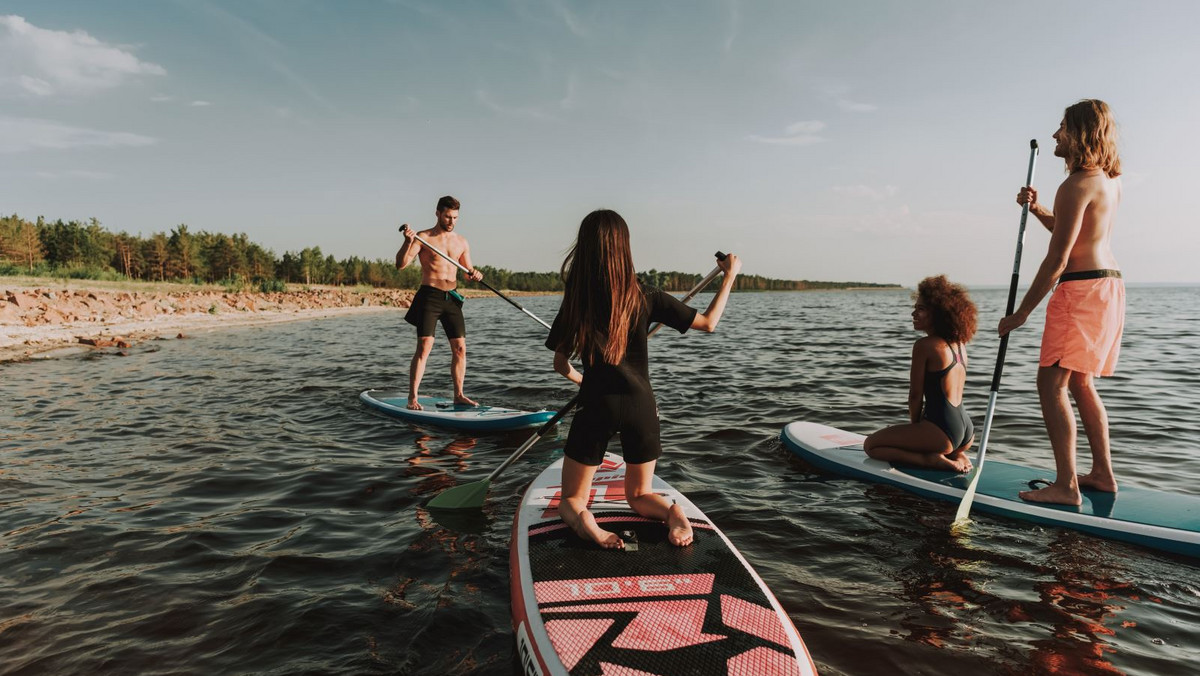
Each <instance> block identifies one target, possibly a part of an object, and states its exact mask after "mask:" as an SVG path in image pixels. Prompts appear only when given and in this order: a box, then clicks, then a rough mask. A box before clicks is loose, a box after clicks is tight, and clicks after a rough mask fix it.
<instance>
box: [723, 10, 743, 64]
mask: <svg viewBox="0 0 1200 676" xmlns="http://www.w3.org/2000/svg"><path fill="white" fill-rule="evenodd" d="M728 5H729V33H728V34H727V35H726V36H725V42H724V43H723V44H722V45H721V52H722V53H724V54H729V53H730V52H731V51H733V43H734V41H736V40H737V36H738V31H739V30H740V29H741V27H742V7H741V5H740V4H739V3H738V1H737V0H730V2H729V3H728Z"/></svg>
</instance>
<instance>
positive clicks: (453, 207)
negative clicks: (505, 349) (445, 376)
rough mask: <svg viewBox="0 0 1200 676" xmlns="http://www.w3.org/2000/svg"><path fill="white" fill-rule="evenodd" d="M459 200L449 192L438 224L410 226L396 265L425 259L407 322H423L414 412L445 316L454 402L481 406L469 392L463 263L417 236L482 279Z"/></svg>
mask: <svg viewBox="0 0 1200 676" xmlns="http://www.w3.org/2000/svg"><path fill="white" fill-rule="evenodd" d="M459 206H460V204H459V201H458V200H456V199H454V198H453V197H451V196H449V195H446V196H445V197H443V198H441V199H439V200H438V203H437V225H435V226H433V227H432V228H430V229H428V230H422V231H421V232H413V229H412V228H409V227H405V228H404V245H403V246H401V247H400V250H399V251H397V252H396V267H397V268H405V267H408V265H409V264H410V263H412V261H413V258H418V257H419V258H420V259H421V288H420V289H417V294H416V296H414V297H413V301H412V305H410V306H409V308H408V313H407V314H405V315H404V319H405V321H407V322H408V323H409V324H412V325H413V326H415V327H417V351H416V353H414V354H413V358H412V364H411V365H410V366H409V369H408V407H409V408H410V409H413V410H414V411H420V410H421V409H422V407H421V404H420V402H418V401H417V390H418V389H420V387H421V377H422V376H424V375H425V363H426V362H427V361H428V360H429V353H430V351H432V350H433V329H434V327H435V326H437V323H438V322H439V321H440V322H441V323H442V330H443V331H445V332H446V337H447V338H449V339H450V349H451V351H452V353H451V358H450V375H451V376H452V377H453V378H454V402H455V403H457V404H466V405H468V406H476V405H477V404H476V403H475V402H474V401H472V400H470V399H468V398H467V395H466V394H464V393H463V379H464V378H465V377H466V374H467V327H466V324H465V323H464V321H463V313H462V304H463V301H462V296H460V295H459V294H458V292H457V291H455V288H456V287H457V286H458V268H457V267H455V266H454V264H453V263H451V262H450V261H448V260H446V259H444V258H442V257H441V256H439V255H437V253H435V252H434V251H432V250H431V249H429V248H428V247H425V246H423V245H422V244H421V243H420V242H418V241H417V236H420V237H421V239H424V240H425V241H426V242H428V243H429V246H430V247H433V248H436V249H438V250H439V251H441V252H443V253H445V254H446V255H447V256H448V257H450V258H451V259H453V260H456V261H458V262H459V264H461V265H462V266H463V267H464V268H466V269H468V270H470V271H471V273H470V274H469V275H467V278H468V279H471V280H473V281H476V282H478V281H481V280H482V279H483V273H482V272H480V271H478V270H476V269H475V267H474V266H473V265H471V248H470V246H469V245H468V244H467V238H466V237H463V236H462V235H460V234H458V233H456V232H454V226H455V225H456V224H457V223H458V208H459Z"/></svg>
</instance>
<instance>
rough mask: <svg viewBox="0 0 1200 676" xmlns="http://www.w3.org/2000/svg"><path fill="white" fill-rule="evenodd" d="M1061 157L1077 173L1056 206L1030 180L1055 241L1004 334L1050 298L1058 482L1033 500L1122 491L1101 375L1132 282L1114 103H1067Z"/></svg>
mask: <svg viewBox="0 0 1200 676" xmlns="http://www.w3.org/2000/svg"><path fill="white" fill-rule="evenodd" d="M1054 140H1055V141H1056V142H1057V145H1055V147H1054V154H1055V156H1057V157H1061V158H1063V160H1064V161H1065V162H1066V170H1067V173H1068V176H1067V178H1066V180H1065V181H1063V183H1062V185H1061V186H1059V188H1058V193H1057V194H1056V195H1055V197H1054V209H1053V210H1050V209H1047V208H1046V207H1045V206H1043V205H1042V204H1041V203H1040V202H1038V194H1037V190H1034V188H1033V186H1025V187H1023V188H1021V191H1020V192H1019V193H1018V194H1017V203H1018V204H1022V205H1024V204H1028V205H1029V212H1030V213H1032V214H1033V215H1034V216H1036V217H1037V219H1038V220H1039V221H1041V223H1042V225H1043V226H1045V227H1046V229H1047V230H1049V231H1050V245H1049V250H1048V251H1047V253H1046V258H1045V259H1044V260H1043V261H1042V264H1041V267H1040V268H1038V272H1037V276H1035V277H1034V279H1033V283H1032V284H1031V285H1030V287H1029V291H1028V292H1026V294H1025V298H1024V300H1022V301H1021V306H1020V307H1019V308H1017V310H1016V312H1014V313H1013V314H1011V315H1009V316H1007V317H1005V318H1004V319H1002V320H1000V326H999V332H1000V335H1001V336H1003V335H1005V334H1007V333H1008V332H1009V331H1012V330H1013V329H1016V328H1017V327H1019V326H1021V325H1022V324H1024V323H1025V321H1026V320H1027V319H1028V318H1029V314H1030V313H1031V312H1033V310H1034V308H1036V307H1037V306H1038V304H1039V303H1041V301H1042V299H1043V298H1044V297H1045V296H1046V294H1048V293H1050V291H1051V289H1053V291H1054V293H1053V295H1052V297H1051V299H1050V303H1049V305H1048V306H1047V307H1046V328H1045V331H1044V333H1043V335H1042V347H1041V357H1040V358H1039V360H1038V376H1037V387H1038V398H1039V400H1040V402H1041V405H1042V418H1043V419H1044V420H1045V422H1046V432H1047V433H1048V434H1049V436H1050V445H1051V447H1052V448H1053V449H1054V464H1055V468H1056V476H1055V479H1054V482H1053V483H1051V484H1049V485H1048V486H1046V487H1045V488H1040V489H1038V490H1030V491H1022V492H1021V494H1020V496H1021V498H1022V499H1024V500H1029V501H1031V502H1049V503H1056V504H1065V505H1079V504H1082V502H1083V500H1082V495H1081V494H1080V489H1081V488H1089V489H1092V490H1098V491H1105V492H1109V493H1115V492H1116V490H1117V481H1116V477H1115V476H1114V475H1113V469H1112V459H1111V457H1110V453H1109V438H1108V412H1107V411H1106V410H1105V408H1104V402H1102V401H1101V400H1100V395H1099V393H1097V392H1096V387H1095V384H1094V382H1093V376H1111V375H1112V374H1113V372H1114V371H1115V369H1116V365H1117V356H1118V354H1119V353H1120V350H1121V333H1122V330H1123V329H1124V326H1125V285H1124V282H1123V280H1122V279H1121V272H1120V270H1119V268H1118V266H1117V260H1116V258H1114V257H1113V253H1112V247H1111V240H1112V231H1113V222H1114V221H1115V220H1116V213H1117V207H1118V206H1119V205H1120V203H1121V179H1120V178H1119V177H1120V175H1121V160H1120V158H1119V157H1118V155H1117V129H1116V123H1115V122H1114V121H1113V115H1112V111H1111V110H1110V109H1109V107H1108V104H1106V103H1105V102H1103V101H1099V100H1096V99H1086V100H1083V101H1080V102H1079V103H1076V104H1074V105H1072V106H1071V107H1069V108H1067V109H1066V111H1065V112H1064V113H1063V119H1062V122H1061V124H1060V125H1059V127H1058V131H1057V132H1055V133H1054ZM1068 393H1069V394H1070V397H1074V399H1075V404H1076V406H1078V407H1079V416H1080V418H1082V420H1083V429H1084V432H1085V433H1086V434H1087V438H1088V445H1089V446H1090V447H1091V450H1092V469H1091V471H1090V472H1089V473H1087V474H1084V475H1076V473H1075V439H1076V429H1075V413H1074V411H1073V410H1072V408H1071V399H1070V397H1068Z"/></svg>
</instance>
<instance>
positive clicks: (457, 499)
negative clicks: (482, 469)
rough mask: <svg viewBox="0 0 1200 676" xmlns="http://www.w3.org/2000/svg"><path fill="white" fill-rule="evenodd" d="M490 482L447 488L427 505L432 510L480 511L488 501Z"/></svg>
mask: <svg viewBox="0 0 1200 676" xmlns="http://www.w3.org/2000/svg"><path fill="white" fill-rule="evenodd" d="M489 484H491V482H490V481H488V480H487V479H484V480H483V481H473V482H471V483H469V484H463V485H461V486H454V487H453V488H447V489H446V490H444V491H442V492H441V493H439V494H438V495H437V496H435V497H434V498H433V499H432V500H430V501H429V504H428V505H427V506H428V507H430V508H431V509H479V508H481V507H483V503H484V501H485V500H486V499H487V492H488V485H489Z"/></svg>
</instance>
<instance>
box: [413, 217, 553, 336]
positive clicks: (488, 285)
mask: <svg viewBox="0 0 1200 676" xmlns="http://www.w3.org/2000/svg"><path fill="white" fill-rule="evenodd" d="M405 230H408V224H407V223H405V224H404V225H401V226H400V232H404V231H405ZM413 237H415V238H416V240H417V241H418V242H420V243H421V244H422V245H424V246H425V247H426V248H428V249H429V250H430V251H432V252H434V253H435V254H437V255H439V256H441V257H442V258H445V259H446V260H448V261H450V262H451V263H452V264H453V265H454V267H456V268H458V269H459V270H462V271H463V272H465V273H466V274H467V275H468V276H469V275H470V274H471V272H472V271H471V270H468V269H467V268H465V267H464V266H463V265H462V264H461V263H459V262H458V261H456V260H454V259H453V258H451V257H449V256H447V255H446V254H444V253H442V252H441V250H439V249H437V248H436V247H434V246H433V245H431V244H430V243H429V242H426V241H425V240H424V239H422V238H421V236H420V235H417V234H414V235H413ZM479 283H480V284H482V285H484V286H485V287H487V288H488V290H489V291H491V292H492V293H494V294H496V295H497V296H500V297H501V298H503V299H504V300H506V301H508V302H509V303H510V304H511V305H512V306H513V307H515V308H517V309H518V310H520V311H521V312H524V313H525V314H527V315H529V316H530V317H532V318H533V320H534V321H536V322H537V323H539V324H541V325H542V326H544V327H546V330H547V331H549V330H550V325H549V324H547V323H546V322H544V321H542V320H541V319H539V318H538V316H537V315H535V314H533V313H532V312H530V311H529V310H526V309H525V308H524V307H522V306H521V304H520V303H518V302H517V301H515V300H513V299H511V298H509V297H508V296H506V295H504V294H502V293H500V292H499V291H497V290H496V288H495V287H493V286H492V285H491V284H488V283H487V282H485V281H483V280H479Z"/></svg>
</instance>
